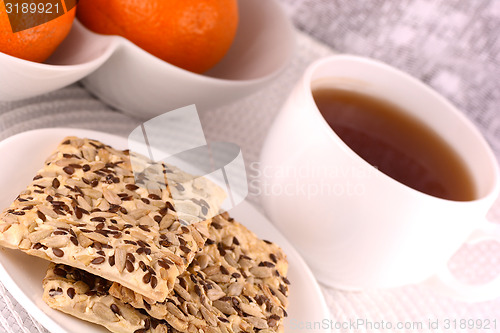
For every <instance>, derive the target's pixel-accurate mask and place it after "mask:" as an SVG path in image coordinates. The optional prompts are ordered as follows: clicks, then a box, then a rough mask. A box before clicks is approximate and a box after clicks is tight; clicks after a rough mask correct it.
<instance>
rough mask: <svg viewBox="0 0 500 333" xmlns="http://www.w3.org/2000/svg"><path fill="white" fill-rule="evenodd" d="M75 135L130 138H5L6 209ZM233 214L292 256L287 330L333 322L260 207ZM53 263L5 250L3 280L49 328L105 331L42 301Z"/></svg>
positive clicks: (0, 268)
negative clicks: (43, 281) (37, 172)
mask: <svg viewBox="0 0 500 333" xmlns="http://www.w3.org/2000/svg"><path fill="white" fill-rule="evenodd" d="M69 135H74V136H79V137H88V138H94V139H97V140H101V141H103V142H104V143H106V144H109V145H111V146H113V147H115V148H120V149H126V148H127V140H126V139H125V138H122V137H118V136H114V135H110V134H106V133H101V132H95V131H88V130H80V129H70V128H57V129H41V130H35V131H30V132H24V133H21V134H18V135H15V136H12V137H10V138H8V139H6V140H4V141H2V142H0V159H1V161H2V163H1V165H0V184H2V191H0V209H2V210H3V209H4V208H6V207H8V206H9V205H10V203H11V202H12V201H13V200H14V199H15V198H16V196H17V195H18V194H19V192H21V191H22V190H23V189H24V188H25V187H26V185H27V184H28V183H29V182H30V181H31V179H32V178H33V176H34V175H35V173H36V171H37V170H38V169H40V168H41V167H42V165H43V162H44V160H45V158H46V157H48V156H49V155H50V153H51V152H52V151H53V150H54V149H55V148H56V146H57V144H58V143H59V142H60V141H61V140H62V139H63V138H64V137H65V136H69ZM230 213H231V215H232V216H233V217H234V218H235V219H237V220H238V221H239V222H241V223H243V224H244V225H245V226H247V227H248V228H249V229H251V230H252V231H254V232H255V233H256V234H257V235H258V236H259V237H261V238H263V239H267V240H271V241H273V242H275V243H277V244H279V245H280V246H281V247H282V248H283V250H284V251H285V253H286V254H287V257H288V262H289V273H288V278H289V280H290V281H291V283H292V285H291V289H290V290H291V292H290V297H289V300H290V305H289V308H288V309H287V311H288V318H287V319H286V321H285V332H293V331H299V329H298V327H300V325H306V324H307V323H308V322H321V321H323V320H329V318H330V313H329V310H328V308H327V305H326V302H325V300H324V298H323V295H322V293H321V290H320V288H319V285H318V284H317V282H316V280H315V278H314V276H313V275H312V273H311V271H310V270H309V267H307V265H306V264H305V262H304V261H303V259H302V258H301V257H300V255H299V254H298V253H297V251H296V250H295V249H294V248H293V246H292V245H291V244H290V243H289V242H288V241H287V240H286V239H285V238H284V237H283V236H282V235H281V234H280V232H279V231H278V230H277V229H276V228H275V227H274V226H273V225H272V224H271V223H270V222H269V220H267V219H266V218H265V217H264V216H263V215H262V214H261V213H260V212H259V211H257V209H255V208H254V207H253V206H252V205H251V204H249V203H247V202H243V203H241V204H240V205H239V206H238V207H236V208H235V209H233V210H231V211H230ZM47 266H48V262H47V261H44V260H42V259H40V258H35V257H32V256H28V255H26V254H24V253H22V252H21V251H15V250H8V249H0V281H1V282H2V283H3V284H4V285H5V287H6V288H7V289H8V290H9V291H10V293H11V294H12V295H13V296H14V298H15V299H16V300H17V301H18V302H19V303H20V304H21V305H22V306H23V307H24V308H25V309H26V310H27V311H28V312H29V313H30V314H31V315H32V316H33V317H34V318H36V319H37V320H38V321H39V322H40V323H41V324H42V325H43V326H45V327H46V328H47V329H48V330H49V331H51V332H58V333H59V332H61V333H81V332H85V333H98V332H99V333H103V332H108V331H107V330H106V329H104V328H102V327H101V326H97V325H94V324H90V323H87V322H84V321H82V320H79V319H76V318H74V317H71V316H69V315H66V314H64V313H62V312H59V311H56V310H52V309H51V308H49V307H48V306H47V305H46V304H45V303H44V302H43V300H42V279H43V277H44V275H45V271H46V269H47ZM307 332H308V333H309V332H330V331H329V330H327V329H315V330H313V329H311V330H307Z"/></svg>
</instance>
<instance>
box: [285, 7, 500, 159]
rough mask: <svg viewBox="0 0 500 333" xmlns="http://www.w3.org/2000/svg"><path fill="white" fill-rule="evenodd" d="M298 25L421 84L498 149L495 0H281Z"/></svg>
mask: <svg viewBox="0 0 500 333" xmlns="http://www.w3.org/2000/svg"><path fill="white" fill-rule="evenodd" d="M282 1H283V3H284V4H285V5H286V6H287V9H288V12H289V13H290V15H291V16H292V17H293V20H294V22H295V24H296V26H297V27H298V28H300V29H301V30H303V31H305V32H307V33H309V34H310V35H312V36H313V37H315V38H317V39H319V40H321V41H322V42H324V43H326V44H328V45H329V46H331V47H332V48H333V49H334V50H336V51H338V52H342V53H352V54H357V55H364V56H368V57H372V58H375V59H379V60H382V61H384V62H386V63H388V64H391V65H392V66H395V67H398V68H400V69H402V70H404V71H406V72H408V73H410V74H412V75H414V76H416V77H418V78H420V79H421V80H422V81H424V82H426V83H428V84H429V85H431V86H432V87H434V88H435V89H436V90H438V91H439V92H441V93H442V94H443V95H445V96H446V97H447V98H449V99H450V100H451V101H452V102H453V103H454V104H455V105H456V106H458V107H459V109H461V110H463V111H464V112H466V113H467V114H468V115H469V117H470V118H472V119H473V121H474V122H475V123H476V124H477V125H478V126H480V127H481V128H483V129H485V133H487V137H488V140H489V142H490V144H491V145H492V146H493V147H494V149H495V150H496V151H497V152H500V115H499V113H500V1H498V0H475V1H467V0H401V1H383V0H372V1H342V0H282Z"/></svg>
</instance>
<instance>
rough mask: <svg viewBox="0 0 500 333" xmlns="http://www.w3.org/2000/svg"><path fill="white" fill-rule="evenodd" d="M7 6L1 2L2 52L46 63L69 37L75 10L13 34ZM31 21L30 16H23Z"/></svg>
mask: <svg viewBox="0 0 500 333" xmlns="http://www.w3.org/2000/svg"><path fill="white" fill-rule="evenodd" d="M4 6H5V4H4V1H3V0H0V52H3V53H6V54H8V55H11V56H14V57H17V58H21V59H24V60H29V61H36V62H43V61H45V60H46V59H47V58H48V57H49V56H50V55H51V54H52V53H53V52H54V51H55V50H56V48H57V47H58V46H59V44H61V42H62V41H63V40H64V38H66V36H67V35H68V33H69V31H70V29H71V25H72V24H73V20H74V18H75V8H72V9H71V10H69V11H68V12H66V13H64V14H63V15H61V16H59V17H57V18H55V19H53V20H51V21H48V22H46V23H43V24H41V25H38V26H35V27H33V28H30V29H26V30H22V31H19V32H12V27H11V25H10V22H9V17H8V15H7V13H6V11H5V10H4V9H5V7H4ZM23 15H25V17H24V18H23V19H26V20H30V16H29V15H30V14H29V13H27V14H23Z"/></svg>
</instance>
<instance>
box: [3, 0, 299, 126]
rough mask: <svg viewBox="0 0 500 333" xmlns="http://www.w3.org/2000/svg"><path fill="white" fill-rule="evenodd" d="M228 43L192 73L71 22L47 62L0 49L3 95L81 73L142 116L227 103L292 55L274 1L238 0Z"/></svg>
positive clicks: (8, 97) (36, 90)
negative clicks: (209, 64) (213, 61)
mask: <svg viewBox="0 0 500 333" xmlns="http://www.w3.org/2000/svg"><path fill="white" fill-rule="evenodd" d="M238 5H239V14H240V22H239V26H238V31H237V34H236V38H235V40H234V43H233V45H232V46H231V48H230V50H229V52H228V53H227V55H226V56H225V57H224V58H223V59H222V61H221V62H220V63H218V64H217V65H216V66H215V67H214V68H213V69H211V70H210V71H208V72H206V73H204V74H203V75H200V74H195V73H192V72H189V71H186V70H183V69H181V68H179V67H176V66H173V65H171V64H169V63H167V62H165V61H162V60H160V59H158V58H156V57H154V56H152V55H151V54H149V53H147V52H145V51H143V50H142V49H141V48H139V47H137V46H136V45H134V44H133V43H131V42H129V41H128V40H126V39H125V38H122V37H118V36H103V35H98V34H95V33H92V32H91V31H89V30H87V29H86V28H84V27H83V26H82V25H81V24H80V23H79V22H78V21H75V23H74V25H73V28H72V29H71V32H70V34H69V35H68V37H67V38H66V39H65V40H64V42H63V43H62V44H61V45H60V47H59V48H58V49H57V51H56V52H55V53H54V54H53V55H52V56H51V57H50V58H49V59H48V61H47V62H46V63H44V64H39V63H34V62H29V61H25V60H21V59H18V58H15V57H11V56H8V55H6V54H3V53H0V101H12V100H18V99H23V98H28V97H33V96H36V95H39V94H43V93H46V92H49V91H53V90H56V89H59V88H61V87H64V86H66V85H68V84H71V83H73V82H76V81H78V80H80V79H82V78H83V84H84V85H85V86H86V87H87V89H88V90H90V91H91V92H92V93H94V94H95V95H96V96H98V97H99V98H101V99H102V100H103V101H105V102H106V103H108V104H110V105H111V106H113V107H116V108H118V109H120V110H122V111H124V112H126V113H128V114H130V115H133V116H135V117H139V118H151V117H154V116H157V115H159V114H162V113H164V112H166V111H169V110H172V109H175V108H178V107H181V106H185V105H188V104H196V105H197V107H198V110H201V111H203V110H206V109H209V108H213V107H217V106H221V105H223V104H227V103H229V102H232V101H234V100H237V99H239V98H242V97H244V96H246V95H249V94H250V93H252V92H254V91H256V90H258V89H259V88H262V87H263V86H264V85H265V84H266V83H268V82H269V81H271V80H272V79H273V78H274V77H276V76H277V75H278V74H279V72H280V71H281V70H282V69H283V68H284V67H285V66H286V64H287V63H288V62H289V60H290V58H291V56H292V53H293V48H294V30H293V27H292V25H291V23H290V21H289V19H288V18H287V16H286V14H285V13H284V11H283V9H282V8H281V6H280V5H279V3H278V2H277V0H239V1H238Z"/></svg>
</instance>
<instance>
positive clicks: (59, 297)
mask: <svg viewBox="0 0 500 333" xmlns="http://www.w3.org/2000/svg"><path fill="white" fill-rule="evenodd" d="M111 284H112V282H110V281H108V280H104V279H103V278H101V277H98V276H95V275H92V274H90V273H88V272H86V271H82V270H79V269H76V268H73V267H69V266H66V265H62V264H54V263H51V264H50V265H49V268H48V269H47V274H46V276H45V278H44V279H43V296H42V297H43V300H44V301H45V303H47V305H49V306H50V307H51V308H53V309H56V310H59V311H62V312H65V313H67V314H70V315H72V316H74V317H77V318H80V319H82V320H85V321H89V322H91V323H95V324H98V325H101V326H104V327H106V328H107V329H108V330H110V331H111V332H114V333H177V331H176V330H174V329H172V327H171V326H170V325H169V324H168V323H167V322H165V321H164V320H163V321H161V320H157V319H155V318H152V317H151V316H149V315H147V314H145V313H143V312H141V311H140V310H137V309H134V308H133V307H132V306H130V305H128V304H125V303H123V302H121V301H120V300H118V299H116V298H114V297H113V296H111V295H109V292H108V290H109V288H110V286H111Z"/></svg>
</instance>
